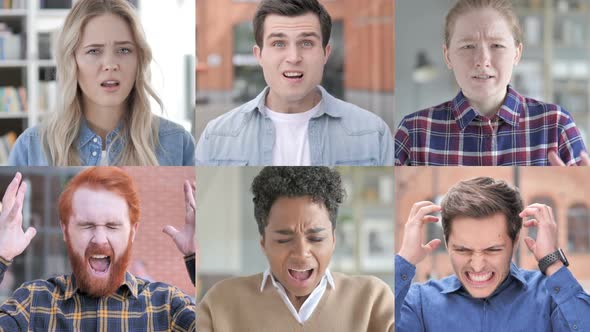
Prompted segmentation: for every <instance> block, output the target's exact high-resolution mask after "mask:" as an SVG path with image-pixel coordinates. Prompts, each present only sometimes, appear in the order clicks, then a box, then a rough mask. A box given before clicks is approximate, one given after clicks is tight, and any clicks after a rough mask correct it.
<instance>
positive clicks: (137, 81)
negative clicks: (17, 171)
mask: <svg viewBox="0 0 590 332" xmlns="http://www.w3.org/2000/svg"><path fill="white" fill-rule="evenodd" d="M56 60H57V80H58V84H59V89H60V90H59V91H60V96H59V98H58V99H59V100H58V106H57V109H56V110H55V112H53V113H52V114H51V115H50V117H49V118H48V119H47V121H46V122H44V123H42V124H41V125H40V126H36V127H32V128H29V129H27V130H26V131H25V132H24V133H23V134H22V135H21V136H20V137H19V138H18V139H17V141H16V143H15V146H14V147H13V149H12V151H11V152H10V157H9V164H10V165H27V166H44V165H53V166H73V165H153V166H158V165H160V166H172V165H194V145H195V143H194V139H193V137H192V136H191V135H190V134H189V133H188V132H187V131H186V130H184V129H183V128H182V127H180V126H179V125H177V124H174V123H172V122H170V121H167V120H165V119H163V118H160V117H158V116H156V115H154V114H153V113H152V112H151V110H150V104H149V98H150V97H151V98H153V99H154V100H156V101H157V102H158V104H159V105H160V107H162V102H161V100H160V99H159V98H158V96H157V95H156V94H155V92H154V91H153V89H152V88H151V87H150V84H149V81H150V72H149V64H150V62H151V60H152V54H151V50H150V47H149V45H148V44H147V42H146V40H145V36H144V34H143V30H142V28H141V26H140V24H139V20H138V18H137V16H136V14H135V12H134V9H133V8H132V7H131V5H129V3H128V2H127V1H125V0H80V1H78V2H76V4H75V5H74V7H73V8H72V10H71V11H70V13H69V14H68V16H67V17H66V20H65V23H64V27H63V30H62V32H61V34H60V36H59V39H58V43H57V54H56Z"/></svg>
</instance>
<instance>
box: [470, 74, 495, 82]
mask: <svg viewBox="0 0 590 332" xmlns="http://www.w3.org/2000/svg"><path fill="white" fill-rule="evenodd" d="M471 78H473V79H476V80H483V81H485V80H489V79H492V78H495V76H492V75H484V74H482V75H475V76H471Z"/></svg>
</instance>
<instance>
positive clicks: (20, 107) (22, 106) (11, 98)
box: [0, 86, 27, 113]
mask: <svg viewBox="0 0 590 332" xmlns="http://www.w3.org/2000/svg"><path fill="white" fill-rule="evenodd" d="M26 110H27V93H26V91H25V88H24V87H22V86H21V87H14V86H4V87H0V113H1V112H10V113H19V112H26Z"/></svg>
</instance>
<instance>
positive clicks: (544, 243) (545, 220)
mask: <svg viewBox="0 0 590 332" xmlns="http://www.w3.org/2000/svg"><path fill="white" fill-rule="evenodd" d="M519 216H520V217H521V218H526V217H533V218H532V219H529V220H525V221H524V222H523V224H522V225H523V226H524V227H527V228H530V227H537V238H536V240H533V238H531V237H530V236H527V237H525V239H524V242H525V243H526V246H527V248H529V250H530V251H531V253H533V255H535V259H536V260H537V261H539V260H540V259H541V258H543V257H545V256H547V255H549V254H551V253H552V252H554V251H555V250H556V249H557V247H558V246H557V224H556V223H555V218H554V217H553V210H552V209H551V207H550V206H548V205H544V204H538V203H535V204H531V205H529V206H527V207H526V208H525V209H524V210H523V211H522V212H521V213H520V214H519Z"/></svg>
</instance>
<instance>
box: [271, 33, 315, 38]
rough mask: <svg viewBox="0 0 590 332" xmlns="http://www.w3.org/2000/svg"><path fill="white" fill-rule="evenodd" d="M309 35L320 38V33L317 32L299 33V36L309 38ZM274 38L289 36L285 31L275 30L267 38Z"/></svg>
mask: <svg viewBox="0 0 590 332" xmlns="http://www.w3.org/2000/svg"><path fill="white" fill-rule="evenodd" d="M308 37H315V38H318V39H320V35H318V34H317V33H316V32H313V31H312V32H302V33H300V34H299V35H297V38H308ZM272 38H287V35H286V34H285V33H283V32H273V33H271V34H269V35H268V36H267V37H266V39H272Z"/></svg>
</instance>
